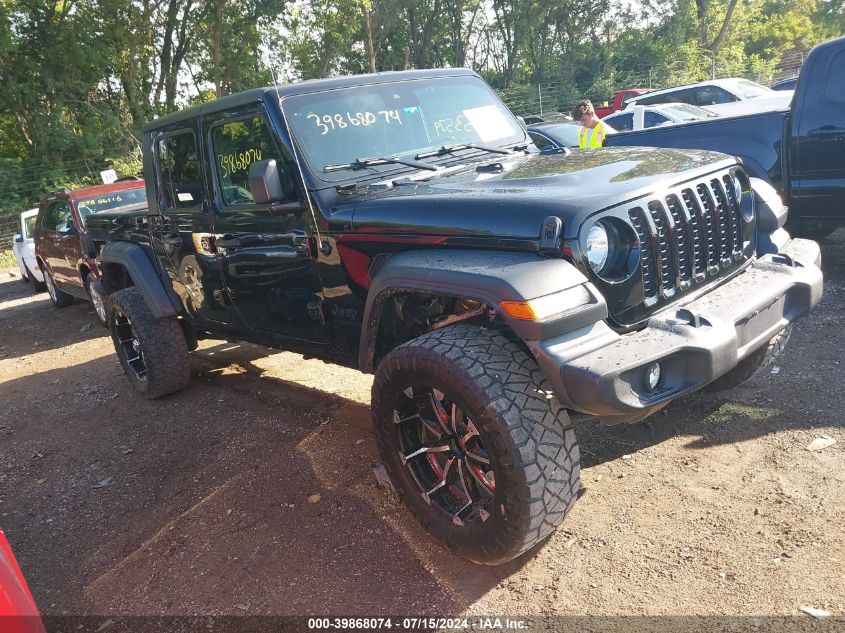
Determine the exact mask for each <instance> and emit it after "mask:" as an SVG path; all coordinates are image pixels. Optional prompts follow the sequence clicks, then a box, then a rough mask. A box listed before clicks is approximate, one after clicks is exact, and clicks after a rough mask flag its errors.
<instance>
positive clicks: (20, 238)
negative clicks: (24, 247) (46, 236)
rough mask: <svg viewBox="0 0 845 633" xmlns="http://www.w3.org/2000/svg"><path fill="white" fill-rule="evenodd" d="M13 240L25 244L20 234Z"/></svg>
mask: <svg viewBox="0 0 845 633" xmlns="http://www.w3.org/2000/svg"><path fill="white" fill-rule="evenodd" d="M13 239H14V240H15V242H16V243H17V244H23V235H21V234H20V233H15V237H14V238H13Z"/></svg>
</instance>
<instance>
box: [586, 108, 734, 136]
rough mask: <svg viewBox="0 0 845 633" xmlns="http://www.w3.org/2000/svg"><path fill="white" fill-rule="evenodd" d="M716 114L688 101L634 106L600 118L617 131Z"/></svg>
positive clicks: (670, 123) (710, 116) (684, 121)
mask: <svg viewBox="0 0 845 633" xmlns="http://www.w3.org/2000/svg"><path fill="white" fill-rule="evenodd" d="M716 116H718V115H717V114H714V113H713V112H710V111H709V110H705V109H704V108H699V107H698V106H694V105H690V104H688V103H662V104H657V105H653V106H641V105H638V106H634V107H632V108H629V109H627V110H623V111H621V112H616V113H614V114H611V115H610V116H606V117H604V119H602V120H603V121H604V122H605V123H607V124H608V125H610V126H611V127H612V128H613V129H614V130H616V131H617V132H628V131H630V130H642V129H645V128H649V127H658V126H660V125H672V124H674V123H686V122H687V121H699V120H701V119H712V118H715V117H716Z"/></svg>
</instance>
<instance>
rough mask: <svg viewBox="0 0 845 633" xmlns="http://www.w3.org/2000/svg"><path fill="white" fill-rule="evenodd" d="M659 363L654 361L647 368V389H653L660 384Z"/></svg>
mask: <svg viewBox="0 0 845 633" xmlns="http://www.w3.org/2000/svg"><path fill="white" fill-rule="evenodd" d="M660 373H661V370H660V363H654V364H652V365H651V366H650V367H649V368H648V374H647V375H646V386H647V387H648V390H649V391H654V390H655V389H657V385H659V384H660Z"/></svg>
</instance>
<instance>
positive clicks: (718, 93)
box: [692, 86, 734, 106]
mask: <svg viewBox="0 0 845 633" xmlns="http://www.w3.org/2000/svg"><path fill="white" fill-rule="evenodd" d="M733 100H734V96H733V95H732V94H731V93H730V92H728V91H727V90H723V89H722V88H719V87H718V86H702V87H701V88H697V89H696V91H695V101H694V102H692V103H693V105H697V106H709V105H718V104H720V103H730V102H731V101H733Z"/></svg>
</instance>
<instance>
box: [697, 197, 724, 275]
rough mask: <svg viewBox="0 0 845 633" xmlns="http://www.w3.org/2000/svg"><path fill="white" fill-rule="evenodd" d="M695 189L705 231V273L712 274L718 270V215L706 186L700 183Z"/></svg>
mask: <svg viewBox="0 0 845 633" xmlns="http://www.w3.org/2000/svg"><path fill="white" fill-rule="evenodd" d="M695 189H696V191H697V192H698V198H699V200H700V201H701V210H702V214H701V216H702V218H703V219H704V224H705V226H706V229H707V233H706V235H707V242H706V245H707V272H709V273H711V274H712V273H715V272H716V271H718V270H719V241H717V239H716V238H717V235H716V232H717V231H718V230H719V215H718V212H717V211H716V206H715V205H714V204H713V198H712V197H711V195H710V189H709V188H708V187H707V185H705V184H704V183H701V184H699V185H698V186H697V187H696V188H695Z"/></svg>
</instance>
